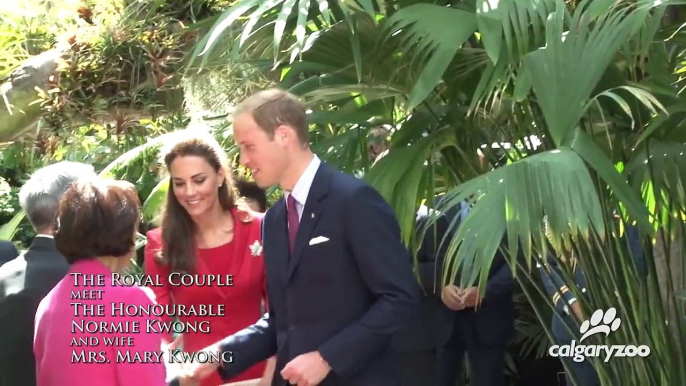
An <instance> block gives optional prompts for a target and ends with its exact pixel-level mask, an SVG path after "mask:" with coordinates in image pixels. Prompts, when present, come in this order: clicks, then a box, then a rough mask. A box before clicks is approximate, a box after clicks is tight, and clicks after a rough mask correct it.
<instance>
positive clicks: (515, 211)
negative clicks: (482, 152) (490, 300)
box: [427, 148, 605, 288]
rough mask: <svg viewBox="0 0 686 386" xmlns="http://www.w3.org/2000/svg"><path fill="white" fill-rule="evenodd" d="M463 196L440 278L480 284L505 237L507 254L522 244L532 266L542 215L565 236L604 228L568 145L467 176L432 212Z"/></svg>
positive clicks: (452, 205)
mask: <svg viewBox="0 0 686 386" xmlns="http://www.w3.org/2000/svg"><path fill="white" fill-rule="evenodd" d="M463 200H469V201H470V202H471V203H472V209H471V211H470V214H469V215H468V216H467V217H466V219H465V220H464V222H463V223H462V224H461V225H460V226H459V227H458V228H457V232H455V233H454V236H452V237H451V236H447V238H446V239H445V240H444V241H445V242H449V243H450V244H449V246H448V250H447V253H446V256H447V265H448V266H449V267H450V269H449V270H446V271H445V272H444V274H445V276H444V281H445V282H451V283H464V284H465V285H471V283H474V281H475V280H477V279H478V280H479V285H480V286H481V287H482V288H485V283H486V280H487V279H488V270H489V268H490V264H491V262H492V259H493V256H494V255H495V252H496V251H497V249H498V248H499V246H500V245H501V243H502V241H503V238H504V237H505V236H507V237H506V239H507V240H508V245H509V247H508V249H509V252H510V257H511V258H516V254H517V251H518V249H519V245H518V244H520V243H521V247H522V248H523V254H524V256H525V259H526V261H527V263H529V264H531V259H532V246H531V245H536V246H537V249H538V250H539V251H540V250H541V249H543V248H545V242H544V240H545V239H546V238H545V228H544V220H545V219H546V218H547V223H548V225H549V227H550V228H551V230H552V231H553V233H554V234H556V235H560V237H564V238H571V237H573V236H574V237H589V234H590V230H591V229H594V230H595V231H596V232H598V233H601V234H602V233H604V230H605V224H604V220H603V215H602V213H603V212H602V207H601V206H600V200H599V198H598V195H597V193H596V190H595V187H594V183H593V180H592V178H591V176H590V174H589V172H588V168H587V167H586V165H585V164H584V162H583V160H582V159H581V158H580V157H579V156H578V155H577V154H576V153H575V152H574V151H572V150H571V149H569V148H561V149H557V150H553V151H549V152H545V153H540V154H536V155H533V156H528V157H526V158H524V159H522V160H520V161H517V162H513V163H511V164H509V165H506V166H504V167H501V168H498V169H495V170H493V171H492V172H490V173H487V174H484V175H482V176H479V177H477V178H474V179H472V180H469V181H467V182H465V183H463V184H461V185H459V186H457V187H455V188H453V189H452V190H450V191H449V192H447V193H446V195H445V199H444V200H443V201H442V204H440V205H439V206H438V207H437V210H438V211H439V212H446V211H448V210H451V209H454V208H457V205H458V204H459V202H460V201H463ZM431 223H432V221H429V222H428V224H427V226H429V225H431ZM454 226H456V223H455V224H453V228H454ZM458 269H460V270H461V272H462V275H461V277H460V278H459V280H457V279H458V277H457V272H458Z"/></svg>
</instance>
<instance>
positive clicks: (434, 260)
mask: <svg viewBox="0 0 686 386" xmlns="http://www.w3.org/2000/svg"><path fill="white" fill-rule="evenodd" d="M430 210H431V209H429V208H428V207H426V206H424V205H422V206H421V207H420V208H419V211H418V212H417V219H416V222H417V230H418V232H417V233H418V236H419V237H420V242H421V244H420V245H419V249H418V251H417V268H418V273H419V283H418V285H419V286H420V287H421V291H420V293H421V309H420V310H419V311H418V312H416V313H415V314H414V315H413V316H412V318H411V319H410V320H409V321H408V322H407V323H406V324H405V325H404V326H403V328H402V329H401V330H400V331H399V332H398V333H397V334H396V335H395V336H394V337H393V340H392V341H391V343H392V345H393V348H394V349H395V351H396V358H397V360H398V366H399V367H400V371H401V385H402V386H434V385H436V382H437V374H438V349H439V348H440V347H442V346H444V345H445V344H446V342H447V341H448V338H449V337H450V334H451V333H452V327H453V324H454V319H455V317H454V315H453V311H452V310H450V309H448V308H447V307H446V306H445V305H444V304H443V302H442V301H441V280H442V266H441V265H442V262H443V261H445V253H446V249H447V246H448V243H447V242H446V243H444V244H442V245H441V241H442V240H443V237H444V236H445V235H446V232H447V230H448V227H449V225H450V224H449V222H448V219H447V216H441V217H439V218H438V219H437V221H436V223H435V224H432V225H431V226H429V227H428V228H427V230H426V232H425V233H423V232H422V231H421V229H423V227H424V226H425V224H426V221H427V220H428V215H429V213H430V212H429V211H430ZM439 247H441V248H440V249H439ZM456 365H457V364H456Z"/></svg>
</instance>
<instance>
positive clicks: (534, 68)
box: [523, 2, 648, 146]
mask: <svg viewBox="0 0 686 386" xmlns="http://www.w3.org/2000/svg"><path fill="white" fill-rule="evenodd" d="M586 3H587V2H584V4H586ZM557 4H558V8H557V9H556V10H555V12H554V13H553V15H552V16H551V17H550V18H549V19H548V23H547V27H546V32H547V36H546V47H545V48H541V49H539V50H537V51H535V52H531V53H529V54H527V55H526V56H525V57H524V59H523V60H524V67H525V69H526V70H527V71H528V72H529V77H530V78H531V83H532V87H533V91H534V93H535V94H536V99H537V100H538V103H539V104H540V106H541V110H542V112H543V117H544V119H545V121H546V123H547V125H548V129H549V132H550V135H551V138H552V140H553V142H554V143H555V144H556V145H557V146H560V145H563V144H568V143H569V142H568V141H569V140H570V138H571V136H570V133H571V130H572V129H573V128H574V127H576V125H577V124H578V122H579V120H580V118H581V117H582V116H583V114H584V113H585V111H586V109H587V108H588V106H589V104H588V102H589V100H590V96H591V93H592V92H593V90H594V89H595V87H596V86H597V84H598V82H599V81H600V79H601V77H602V76H603V74H604V73H605V72H606V70H607V68H608V66H609V65H610V63H611V62H612V60H613V59H614V57H615V55H616V53H617V52H618V50H619V48H620V47H622V45H623V44H625V43H626V42H627V41H629V39H630V38H631V37H632V36H633V34H634V33H635V32H636V31H637V28H638V27H640V25H641V23H642V22H643V21H645V20H646V17H647V15H648V10H647V9H646V8H647V7H643V8H640V7H639V8H637V9H632V8H631V7H629V6H627V5H618V6H617V7H613V8H612V9H611V11H609V13H606V14H604V15H603V16H602V17H600V18H598V19H597V20H596V21H595V22H594V23H591V17H590V14H589V12H590V11H589V10H587V9H586V10H584V8H583V7H582V6H579V7H578V8H577V11H576V12H575V13H574V16H573V18H572V20H571V21H570V20H567V19H568V18H567V17H566V13H567V9H566V6H565V5H564V4H563V3H561V2H558V3H557ZM622 4H623V3H622ZM567 23H571V26H570V27H567V26H566V24H567ZM565 30H571V31H575V32H574V33H568V34H566V35H564V37H563V32H564V31H565ZM641 97H644V96H643V95H641Z"/></svg>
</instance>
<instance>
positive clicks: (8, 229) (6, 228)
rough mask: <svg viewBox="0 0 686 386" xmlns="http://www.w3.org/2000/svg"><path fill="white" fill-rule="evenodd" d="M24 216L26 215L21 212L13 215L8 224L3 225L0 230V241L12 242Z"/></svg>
mask: <svg viewBox="0 0 686 386" xmlns="http://www.w3.org/2000/svg"><path fill="white" fill-rule="evenodd" d="M25 216H26V213H25V212H24V211H23V210H22V211H20V212H19V213H17V214H15V215H14V217H12V219H11V220H10V221H9V222H7V223H6V224H4V225H3V226H2V227H1V228H0V240H12V238H13V237H14V235H15V234H16V233H17V230H18V229H19V225H21V221H22V220H23V219H24V217H25Z"/></svg>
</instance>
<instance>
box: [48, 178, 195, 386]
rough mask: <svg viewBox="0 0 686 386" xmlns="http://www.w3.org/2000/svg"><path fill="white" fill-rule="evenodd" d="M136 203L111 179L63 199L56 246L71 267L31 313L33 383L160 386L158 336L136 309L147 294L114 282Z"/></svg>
mask: <svg viewBox="0 0 686 386" xmlns="http://www.w3.org/2000/svg"><path fill="white" fill-rule="evenodd" d="M139 205H140V203H139V201H138V196H137V194H136V190H135V188H134V187H133V185H131V184H129V183H127V182H123V181H113V180H111V181H110V180H100V179H97V180H92V181H86V182H80V183H77V184H75V185H73V186H72V187H71V188H70V189H69V190H68V191H67V192H66V193H65V195H64V197H63V198H62V201H61V203H60V207H59V210H58V213H57V218H56V221H55V243H56V246H57V249H58V250H59V251H60V252H61V253H62V254H63V255H64V256H65V257H66V258H67V261H69V263H70V264H71V268H70V271H69V273H68V274H67V276H66V277H64V279H62V281H60V282H59V283H58V284H57V286H56V287H55V288H54V289H53V290H52V291H50V293H49V294H48V295H47V296H46V297H45V298H44V299H43V301H42V302H41V303H40V305H39V307H38V311H37V312H36V324H35V338H34V353H35V356H36V377H37V384H38V386H67V385H68V386H81V385H83V386H86V385H89V386H90V385H97V386H136V385H141V386H143V385H145V386H164V385H167V383H166V382H165V364H164V360H165V359H163V358H165V357H166V355H165V356H163V355H162V352H161V351H160V347H161V336H160V334H158V333H155V332H148V331H147V321H148V320H154V317H150V316H147V315H146V314H145V312H141V310H147V309H150V308H151V307H152V305H153V304H154V298H153V296H152V294H151V293H148V292H147V290H146V289H144V288H141V287H138V286H127V285H121V284H117V282H116V281H115V280H113V279H116V278H117V277H118V275H121V272H122V271H123V270H124V269H125V268H126V267H127V266H128V264H129V262H130V257H131V255H132V253H133V252H134V240H135V233H136V230H137V224H138V221H139V217H140V207H139ZM193 382H194V381H192V380H185V379H184V380H174V381H172V383H171V384H172V385H191V384H194V383H193Z"/></svg>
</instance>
